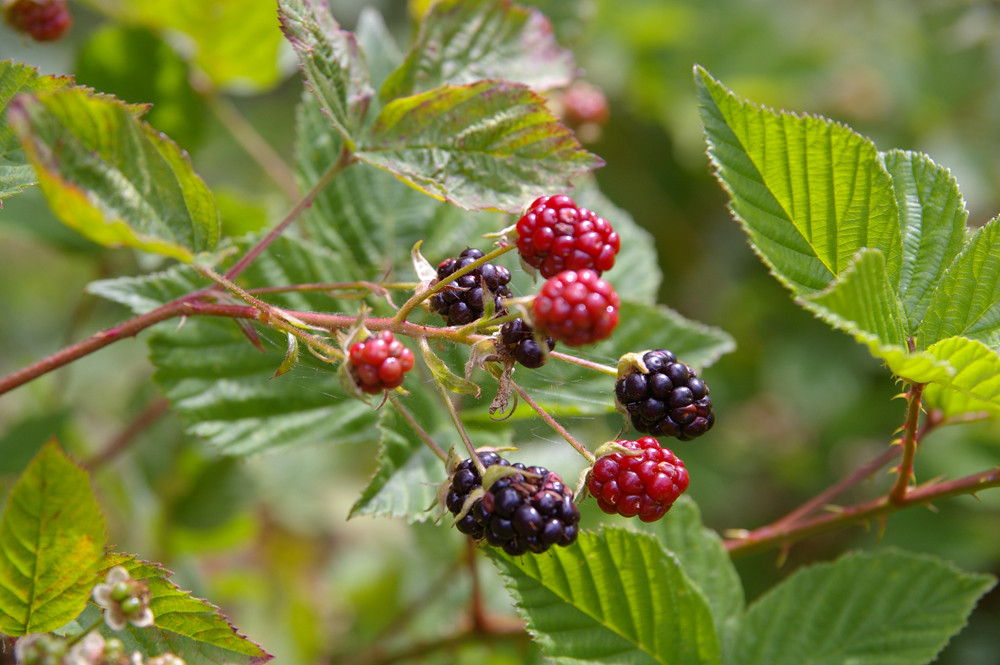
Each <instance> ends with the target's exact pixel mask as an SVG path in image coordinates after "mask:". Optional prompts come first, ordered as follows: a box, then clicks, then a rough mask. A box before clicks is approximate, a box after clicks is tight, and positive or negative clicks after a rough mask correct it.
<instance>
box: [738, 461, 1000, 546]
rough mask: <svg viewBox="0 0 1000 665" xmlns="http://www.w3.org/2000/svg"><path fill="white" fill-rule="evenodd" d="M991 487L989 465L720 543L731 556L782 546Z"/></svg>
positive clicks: (993, 476) (995, 473)
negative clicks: (899, 494)
mask: <svg viewBox="0 0 1000 665" xmlns="http://www.w3.org/2000/svg"><path fill="white" fill-rule="evenodd" d="M993 487H1000V468H996V469H990V470H989V471H983V472H981V473H977V474H974V475H971V476H966V477H965V478H959V479H958V480H952V481H948V482H939V483H931V484H929V485H924V486H921V487H915V488H912V489H911V490H910V491H909V492H907V493H906V496H904V497H903V498H902V500H900V501H898V502H897V501H894V500H892V498H891V497H890V496H889V495H886V496H883V497H879V498H878V499H873V500H871V501H866V502H864V503H859V504H856V505H854V506H849V507H847V508H839V509H837V511H836V512H831V513H828V514H825V515H817V516H815V517H812V518H810V519H806V520H801V521H799V522H796V523H795V524H788V525H780V524H772V525H769V526H766V527H761V528H759V529H755V530H753V531H749V532H746V533H743V534H741V535H740V536H739V537H736V538H730V539H728V540H726V541H725V542H724V543H723V544H724V545H725V547H726V549H727V550H729V553H730V555H732V556H733V557H736V556H742V555H746V554H751V553H753V552H760V551H763V550H768V549H772V548H776V547H785V546H788V545H791V544H792V543H795V542H798V541H800V540H803V539H805V538H809V537H812V536H817V535H820V534H823V533H829V532H831V531H836V530H838V529H841V528H844V527H846V526H848V525H851V524H858V523H863V522H868V521H870V520H872V519H880V518H883V517H885V516H887V515H891V514H892V513H894V512H897V511H898V510H901V509H903V508H908V507H910V506H921V505H926V504H929V503H931V502H932V501H937V500H941V499H946V498H949V497H953V496H960V495H963V494H976V493H977V492H979V491H981V490H984V489H989V488H993Z"/></svg>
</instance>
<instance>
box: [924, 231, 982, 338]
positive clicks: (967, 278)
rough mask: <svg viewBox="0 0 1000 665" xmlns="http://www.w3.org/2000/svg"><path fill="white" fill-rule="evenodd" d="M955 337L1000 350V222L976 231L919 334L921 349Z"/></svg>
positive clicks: (941, 284)
mask: <svg viewBox="0 0 1000 665" xmlns="http://www.w3.org/2000/svg"><path fill="white" fill-rule="evenodd" d="M954 335H962V336H964V337H968V338H970V339H975V340H978V341H981V342H982V343H983V344H985V345H986V346H989V347H993V348H998V347H1000V218H996V219H993V220H992V221H990V223H988V224H987V225H986V226H984V227H982V228H981V229H979V230H977V231H976V232H975V234H973V236H972V238H971V239H970V240H969V242H968V244H967V245H966V246H965V248H964V249H963V250H962V253H961V254H959V255H958V257H956V258H955V260H954V261H953V262H952V264H951V265H950V266H949V267H948V271H947V272H946V273H945V274H944V277H943V278H942V279H941V280H940V281H939V282H938V283H937V284H936V285H935V290H934V294H933V297H932V298H931V301H930V305H928V307H927V313H926V314H925V315H924V320H923V323H922V324H921V325H920V327H919V328H918V330H917V339H918V342H919V343H920V346H921V348H923V347H926V346H929V345H931V344H934V343H935V342H937V341H939V340H942V339H946V338H948V337H952V336H954Z"/></svg>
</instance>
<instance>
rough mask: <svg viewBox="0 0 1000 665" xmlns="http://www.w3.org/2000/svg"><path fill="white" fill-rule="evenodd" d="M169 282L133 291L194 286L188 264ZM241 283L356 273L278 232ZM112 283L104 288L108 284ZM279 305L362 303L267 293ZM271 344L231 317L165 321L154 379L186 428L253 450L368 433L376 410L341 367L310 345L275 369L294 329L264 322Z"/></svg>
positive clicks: (219, 443) (169, 293)
mask: <svg viewBox="0 0 1000 665" xmlns="http://www.w3.org/2000/svg"><path fill="white" fill-rule="evenodd" d="M181 276H182V278H181V279H180V280H179V281H178V282H177V283H176V284H174V285H173V288H172V289H168V288H167V286H166V274H165V273H161V274H160V277H159V279H152V278H150V279H147V280H136V281H134V282H133V283H132V284H131V285H132V286H134V287H135V296H134V299H135V300H136V301H138V303H139V304H142V299H143V298H150V297H152V296H153V293H154V292H155V293H156V294H158V297H162V298H168V299H172V298H176V297H178V296H180V295H183V294H184V293H187V292H188V290H187V289H188V288H189V285H188V284H187V282H186V280H185V279H184V276H186V275H185V274H184V273H181ZM241 278H242V281H243V283H244V285H246V286H248V287H253V286H256V285H265V284H266V285H280V284H305V283H330V282H344V281H349V280H347V279H345V275H344V273H343V267H342V266H341V264H340V262H339V261H338V259H337V257H336V256H334V255H331V254H330V253H329V252H327V251H325V250H323V249H322V248H321V247H316V246H315V245H312V244H306V243H304V242H303V241H300V240H296V239H294V238H292V237H285V236H283V237H281V238H279V239H278V240H277V241H275V242H274V243H273V244H272V245H271V247H270V248H269V249H268V250H267V251H266V252H264V253H263V254H262V255H261V256H260V257H258V259H257V260H256V261H255V262H254V263H253V264H251V266H250V267H249V268H248V269H247V270H246V272H244V274H243V275H242V276H241ZM128 286H129V284H128V283H126V282H124V281H121V280H119V281H118V282H117V283H116V287H117V288H116V292H115V295H116V297H117V298H118V299H120V300H129V299H130V296H128V295H126V293H125V290H126V287H128ZM105 292H107V290H105ZM267 299H268V301H269V302H270V303H272V304H274V305H277V306H279V307H283V308H287V309H295V310H310V311H334V312H335V311H349V310H350V309H351V308H356V307H357V304H356V303H350V304H349V303H347V302H342V301H339V300H335V299H333V298H331V297H330V296H329V295H328V294H327V293H323V292H319V293H286V294H269V295H268V296H267ZM259 332H260V337H261V340H262V342H263V344H264V346H265V348H266V349H267V350H268V353H261V352H260V351H259V350H258V349H257V348H255V347H254V346H253V345H252V344H251V343H250V342H249V341H247V338H246V337H245V336H244V334H243V333H242V331H241V330H240V328H239V327H238V326H237V325H236V324H235V323H233V322H232V321H225V320H214V319H213V320H208V318H207V317H202V318H199V317H193V318H192V319H189V320H188V321H186V322H185V324H184V326H183V327H181V328H180V329H179V330H177V329H176V325H174V324H171V325H170V326H169V327H166V328H161V329H160V331H158V332H156V333H155V334H154V335H153V336H152V337H151V338H150V340H149V345H150V358H151V360H152V361H153V364H154V365H155V366H156V368H157V370H156V374H155V375H154V379H155V380H156V382H157V383H159V384H160V386H161V387H162V388H163V389H164V391H165V392H166V395H167V397H168V398H169V399H170V400H171V402H172V404H173V406H174V409H175V410H176V411H177V412H178V413H180V414H181V415H182V416H183V417H184V418H185V419H186V420H187V421H188V422H189V423H190V426H189V428H188V431H189V432H191V433H192V434H195V435H197V436H200V437H203V438H205V439H207V440H208V441H209V442H210V443H211V444H212V445H213V446H215V447H216V448H217V449H218V450H219V451H220V452H222V453H225V454H230V455H247V454H251V453H256V452H263V451H270V450H273V449H277V448H280V447H285V446H298V445H307V444H313V443H318V442H337V443H348V442H370V441H372V440H373V439H374V425H375V413H374V412H373V411H372V409H371V407H370V406H368V405H366V404H363V403H361V402H358V401H355V400H353V399H349V398H347V396H346V395H345V394H344V392H343V390H341V388H340V383H339V381H338V379H337V373H336V371H335V370H336V368H335V367H334V366H332V365H330V364H328V363H325V362H322V361H320V360H318V359H317V358H315V357H314V356H313V355H312V354H302V356H301V358H300V362H299V363H298V364H296V365H295V367H293V368H292V369H291V370H290V371H289V372H288V373H287V374H285V375H283V376H281V377H278V378H275V379H273V380H272V379H271V376H272V375H273V374H274V370H275V368H276V367H278V366H279V365H280V364H281V361H282V359H283V358H284V357H285V353H286V350H287V348H288V344H287V341H288V340H287V336H286V335H285V334H284V333H276V332H275V331H273V330H270V329H259Z"/></svg>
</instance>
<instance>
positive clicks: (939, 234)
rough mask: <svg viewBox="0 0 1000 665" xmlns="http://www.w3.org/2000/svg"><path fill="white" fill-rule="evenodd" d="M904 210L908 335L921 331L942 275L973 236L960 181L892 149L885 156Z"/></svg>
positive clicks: (902, 290)
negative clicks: (925, 314)
mask: <svg viewBox="0 0 1000 665" xmlns="http://www.w3.org/2000/svg"><path fill="white" fill-rule="evenodd" d="M883 159H884V161H885V167H886V170H887V171H888V172H889V175H890V176H892V188H893V191H895V193H896V204H897V206H898V208H899V225H900V228H901V233H902V237H901V241H902V246H903V260H902V267H901V270H900V275H899V290H898V292H899V296H900V298H901V299H902V301H903V309H904V311H905V312H906V315H907V319H908V325H907V334H909V335H912V334H914V333H915V332H916V329H917V326H918V325H919V324H920V322H921V320H922V319H923V318H924V313H925V312H926V311H927V306H928V304H929V303H930V300H931V298H932V297H933V295H934V291H935V288H936V287H937V284H938V283H939V282H940V281H941V276H942V275H943V274H944V271H945V269H946V268H947V267H948V265H949V264H951V262H952V260H953V259H954V258H955V256H957V255H958V253H959V252H960V251H961V250H962V247H963V246H964V244H965V240H966V238H967V236H968V232H967V229H966V221H967V219H968V217H969V213H968V212H967V211H966V209H965V202H964V201H963V200H962V194H961V193H960V192H959V191H958V183H956V182H955V178H954V177H952V175H951V173H950V172H949V171H948V169H946V168H944V167H942V166H939V165H937V164H935V163H934V162H933V161H931V158H930V157H928V156H927V155H924V154H921V153H915V152H907V151H903V150H891V151H889V152H887V153H885V154H884V155H883Z"/></svg>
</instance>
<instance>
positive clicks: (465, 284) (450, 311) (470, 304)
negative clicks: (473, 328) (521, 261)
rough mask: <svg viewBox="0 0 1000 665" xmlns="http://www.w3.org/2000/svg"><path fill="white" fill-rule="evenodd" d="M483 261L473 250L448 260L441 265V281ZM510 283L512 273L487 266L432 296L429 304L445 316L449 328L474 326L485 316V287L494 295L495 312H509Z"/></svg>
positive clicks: (432, 309)
mask: <svg viewBox="0 0 1000 665" xmlns="http://www.w3.org/2000/svg"><path fill="white" fill-rule="evenodd" d="M482 257H483V253H482V252H481V251H480V250H478V249H474V248H472V247H470V248H468V249H466V250H465V251H463V252H462V253H461V254H459V255H458V257H456V258H451V259H445V260H444V261H442V262H441V264H440V265H438V269H437V277H438V280H439V281H440V280H442V279H445V278H446V277H450V276H451V274H452V273H454V272H456V271H458V270H461V269H462V268H465V267H466V266H468V265H469V264H471V263H473V262H474V261H476V260H477V259H481V258H482ZM508 282H510V271H509V270H507V269H506V268H504V267H503V266H497V265H493V264H492V263H484V264H482V265H481V266H479V267H478V268H476V269H475V270H470V271H469V272H467V273H466V274H464V275H462V276H461V277H459V278H458V279H456V280H454V281H452V282H450V283H449V284H447V285H446V286H445V288H444V289H443V290H442V291H440V292H438V293H435V294H434V295H433V296H431V298H430V303H429V304H430V308H431V311H433V312H437V313H439V314H440V315H441V316H443V317H444V318H445V321H447V322H448V325H449V326H461V325H465V324H466V323H472V322H473V321H475V320H476V319H478V318H479V317H481V316H482V315H483V287H485V288H486V289H487V290H488V291H489V293H491V294H493V298H494V301H493V302H494V311H496V312H498V313H500V312H506V311H507V308H506V307H504V304H503V299H504V298H509V297H510V295H511V293H510V287H509V286H507V284H508Z"/></svg>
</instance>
